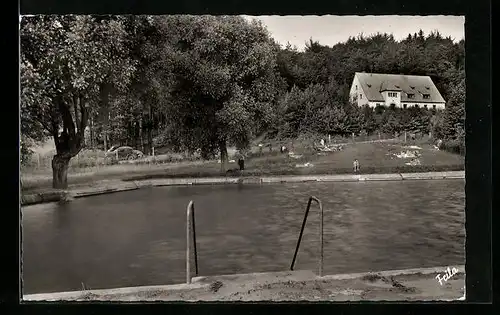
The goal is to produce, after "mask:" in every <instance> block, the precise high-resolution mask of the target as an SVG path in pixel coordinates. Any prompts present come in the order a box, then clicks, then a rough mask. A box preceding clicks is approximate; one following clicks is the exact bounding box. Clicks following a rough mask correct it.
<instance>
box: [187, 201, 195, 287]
mask: <svg viewBox="0 0 500 315" xmlns="http://www.w3.org/2000/svg"><path fill="white" fill-rule="evenodd" d="M191 236H192V238H193V249H194V267H195V276H197V275H198V250H197V248H196V225H195V220H194V202H193V201H192V200H191V201H190V202H189V204H188V206H187V211H186V283H188V284H189V283H191Z"/></svg>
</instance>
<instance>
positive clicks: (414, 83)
mask: <svg viewBox="0 0 500 315" xmlns="http://www.w3.org/2000/svg"><path fill="white" fill-rule="evenodd" d="M355 76H356V77H357V78H358V81H359V84H360V85H361V88H362V89H363V92H364V93H365V95H366V98H367V99H368V100H369V101H374V102H376V101H380V102H383V101H384V97H383V96H382V92H383V91H399V92H403V93H401V101H402V102H422V103H445V100H444V99H443V97H442V96H441V93H439V91H438V89H437V88H436V86H435V85H434V82H432V79H431V78H430V77H429V76H420V75H403V74H381V73H365V72H356V74H355ZM408 94H413V98H408ZM424 94H429V98H428V99H424V96H423V95H424Z"/></svg>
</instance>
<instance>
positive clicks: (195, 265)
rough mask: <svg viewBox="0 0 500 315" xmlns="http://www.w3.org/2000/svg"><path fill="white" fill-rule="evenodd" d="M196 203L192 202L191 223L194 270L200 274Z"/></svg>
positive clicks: (196, 273) (196, 274)
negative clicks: (195, 219) (195, 222)
mask: <svg viewBox="0 0 500 315" xmlns="http://www.w3.org/2000/svg"><path fill="white" fill-rule="evenodd" d="M194 217H195V211H194V203H192V204H191V225H192V228H193V249H194V271H195V274H194V275H195V276H198V250H197V249H196V225H195V224H194Z"/></svg>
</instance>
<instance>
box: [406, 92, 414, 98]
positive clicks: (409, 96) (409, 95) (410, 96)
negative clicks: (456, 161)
mask: <svg viewBox="0 0 500 315" xmlns="http://www.w3.org/2000/svg"><path fill="white" fill-rule="evenodd" d="M407 95H408V98H415V94H413V93H407Z"/></svg>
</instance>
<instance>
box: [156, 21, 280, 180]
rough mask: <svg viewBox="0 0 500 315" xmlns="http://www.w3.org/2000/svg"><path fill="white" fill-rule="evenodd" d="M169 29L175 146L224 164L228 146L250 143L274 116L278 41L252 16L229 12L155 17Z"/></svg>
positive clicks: (170, 115)
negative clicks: (229, 14) (216, 155)
mask: <svg viewBox="0 0 500 315" xmlns="http://www.w3.org/2000/svg"><path fill="white" fill-rule="evenodd" d="M154 23H158V24H160V25H163V26H162V27H164V28H167V29H171V30H172V32H171V35H170V38H169V39H168V41H169V44H168V47H169V49H168V51H167V49H166V50H165V52H164V54H163V55H162V56H161V58H164V60H168V61H169V64H171V65H172V73H173V75H174V77H175V83H174V85H173V86H172V88H171V91H170V95H171V98H170V101H169V104H168V106H167V116H168V122H169V124H170V128H171V130H173V129H175V131H176V132H175V133H174V135H177V137H175V138H174V139H173V140H174V142H176V143H177V144H178V145H179V146H183V147H185V148H187V149H191V150H195V149H198V148H201V150H202V154H203V155H204V156H205V157H209V156H210V155H212V154H214V153H215V152H217V151H218V152H219V153H220V156H221V172H225V169H226V165H227V163H228V155H227V145H228V144H233V145H236V146H237V147H239V148H244V147H246V146H248V144H249V142H250V139H252V137H254V136H255V134H256V133H257V132H259V131H261V130H266V129H267V128H268V127H269V125H270V123H271V122H272V121H273V118H274V117H275V115H274V112H275V105H276V103H277V99H278V96H279V91H280V90H282V89H284V81H283V79H282V78H280V77H279V75H278V73H277V64H276V55H277V50H278V46H277V45H276V44H275V43H274V41H273V40H272V39H271V38H270V36H269V33H268V32H267V30H266V29H265V28H264V27H263V26H262V25H261V24H260V23H259V22H256V21H253V22H247V21H246V20H245V19H243V18H241V17H227V16H218V17H215V16H169V17H158V18H155V19H154Z"/></svg>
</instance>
